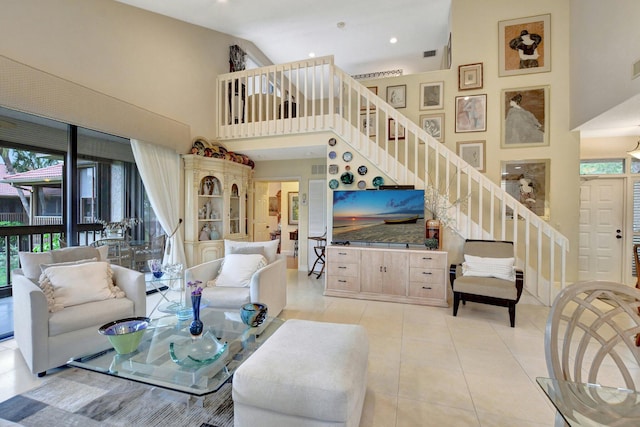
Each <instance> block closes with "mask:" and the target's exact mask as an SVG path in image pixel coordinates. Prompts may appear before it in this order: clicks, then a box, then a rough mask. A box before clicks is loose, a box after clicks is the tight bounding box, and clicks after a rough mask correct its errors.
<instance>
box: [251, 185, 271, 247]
mask: <svg viewBox="0 0 640 427" xmlns="http://www.w3.org/2000/svg"><path fill="white" fill-rule="evenodd" d="M253 194H254V204H253V240H254V241H256V242H265V241H267V240H270V239H271V237H270V236H269V229H268V228H267V224H268V222H267V220H268V219H269V183H268V182H263V181H254V193H253Z"/></svg>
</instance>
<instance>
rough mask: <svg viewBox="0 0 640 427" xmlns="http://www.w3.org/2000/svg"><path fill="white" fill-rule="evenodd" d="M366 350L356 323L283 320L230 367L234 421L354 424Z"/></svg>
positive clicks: (280, 425)
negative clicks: (265, 337)
mask: <svg viewBox="0 0 640 427" xmlns="http://www.w3.org/2000/svg"><path fill="white" fill-rule="evenodd" d="M368 355H369V341H368V338H367V334H366V332H365V329H364V328H363V327H362V326H359V325H344V324H337V323H323V322H312V321H307V320H296V319H292V320H288V321H286V322H285V323H284V324H283V325H282V326H281V327H280V328H279V329H278V330H277V331H276V332H275V333H274V334H273V336H271V338H269V339H268V340H267V342H265V343H264V344H263V345H262V346H261V347H260V348H259V349H258V350H256V352H255V353H254V354H252V355H251V356H250V357H249V358H248V359H247V360H246V361H245V362H244V363H243V364H242V365H241V366H240V367H239V368H238V369H237V370H236V372H235V374H234V376H233V404H234V410H233V412H234V425H235V426H236V427H244V426H247V427H249V426H260V427H286V426H295V427H302V426H313V427H316V426H351V427H357V426H358V425H359V424H360V416H361V414H362V405H363V403H364V396H365V391H366V388H367V359H368Z"/></svg>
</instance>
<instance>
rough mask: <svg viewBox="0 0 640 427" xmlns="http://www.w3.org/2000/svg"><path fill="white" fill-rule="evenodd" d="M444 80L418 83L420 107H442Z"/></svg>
mask: <svg viewBox="0 0 640 427" xmlns="http://www.w3.org/2000/svg"><path fill="white" fill-rule="evenodd" d="M443 99H444V82H436V83H420V109H421V110H440V109H442V108H444V102H443Z"/></svg>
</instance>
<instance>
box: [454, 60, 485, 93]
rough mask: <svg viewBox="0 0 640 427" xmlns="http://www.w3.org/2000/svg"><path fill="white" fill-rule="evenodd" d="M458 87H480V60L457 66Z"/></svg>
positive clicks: (462, 88) (467, 88) (461, 88)
mask: <svg viewBox="0 0 640 427" xmlns="http://www.w3.org/2000/svg"><path fill="white" fill-rule="evenodd" d="M458 89H460V90H470V89H482V62H479V63H477V64H467V65H460V66H459V67H458Z"/></svg>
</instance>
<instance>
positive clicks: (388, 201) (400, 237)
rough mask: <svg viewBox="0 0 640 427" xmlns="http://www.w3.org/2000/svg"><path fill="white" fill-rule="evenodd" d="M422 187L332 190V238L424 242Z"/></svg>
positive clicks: (356, 240)
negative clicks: (417, 188)
mask: <svg viewBox="0 0 640 427" xmlns="http://www.w3.org/2000/svg"><path fill="white" fill-rule="evenodd" d="M424 230H425V228H424V190H360V191H358V190H349V191H347V190H337V191H334V192H333V229H332V231H333V240H334V241H349V242H368V243H403V244H419V245H422V244H424Z"/></svg>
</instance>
